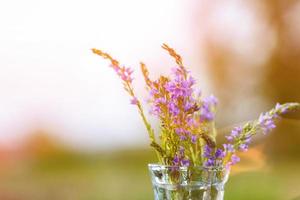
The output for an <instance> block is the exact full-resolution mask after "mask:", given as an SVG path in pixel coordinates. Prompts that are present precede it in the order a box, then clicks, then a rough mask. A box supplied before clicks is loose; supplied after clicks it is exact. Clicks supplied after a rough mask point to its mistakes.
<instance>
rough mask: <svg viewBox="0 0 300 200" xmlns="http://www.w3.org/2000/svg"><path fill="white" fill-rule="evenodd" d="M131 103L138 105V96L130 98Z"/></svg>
mask: <svg viewBox="0 0 300 200" xmlns="http://www.w3.org/2000/svg"><path fill="white" fill-rule="evenodd" d="M130 103H131V104H132V105H137V104H138V100H137V98H136V97H133V98H132V99H131V100H130Z"/></svg>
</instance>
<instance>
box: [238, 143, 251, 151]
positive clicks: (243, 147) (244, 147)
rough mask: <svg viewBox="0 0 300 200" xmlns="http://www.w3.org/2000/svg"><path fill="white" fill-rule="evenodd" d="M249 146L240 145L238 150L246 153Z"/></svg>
mask: <svg viewBox="0 0 300 200" xmlns="http://www.w3.org/2000/svg"><path fill="white" fill-rule="evenodd" d="M248 148H249V146H248V145H247V144H240V145H239V149H240V150H241V151H248Z"/></svg>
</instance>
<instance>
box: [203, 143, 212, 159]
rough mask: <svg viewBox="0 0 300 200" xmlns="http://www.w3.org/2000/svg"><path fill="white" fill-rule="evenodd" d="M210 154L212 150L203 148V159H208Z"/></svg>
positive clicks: (206, 146)
mask: <svg viewBox="0 0 300 200" xmlns="http://www.w3.org/2000/svg"><path fill="white" fill-rule="evenodd" d="M211 154H212V148H210V147H209V146H208V145H205V146H204V152H203V156H204V157H205V158H210V157H211Z"/></svg>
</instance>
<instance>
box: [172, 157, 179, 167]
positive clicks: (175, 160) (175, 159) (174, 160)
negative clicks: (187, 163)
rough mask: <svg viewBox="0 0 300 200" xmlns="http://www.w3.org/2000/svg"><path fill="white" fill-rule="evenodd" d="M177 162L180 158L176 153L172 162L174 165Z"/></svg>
mask: <svg viewBox="0 0 300 200" xmlns="http://www.w3.org/2000/svg"><path fill="white" fill-rule="evenodd" d="M179 162H180V159H179V157H178V156H177V155H176V156H175V157H174V159H173V164H174V165H178V164H179Z"/></svg>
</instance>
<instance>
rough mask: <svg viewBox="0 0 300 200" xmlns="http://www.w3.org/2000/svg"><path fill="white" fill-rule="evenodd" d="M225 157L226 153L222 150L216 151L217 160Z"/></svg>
mask: <svg viewBox="0 0 300 200" xmlns="http://www.w3.org/2000/svg"><path fill="white" fill-rule="evenodd" d="M225 155H226V153H225V151H223V150H222V149H217V150H216V153H215V157H216V158H224V157H225Z"/></svg>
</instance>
